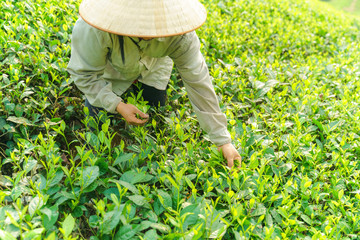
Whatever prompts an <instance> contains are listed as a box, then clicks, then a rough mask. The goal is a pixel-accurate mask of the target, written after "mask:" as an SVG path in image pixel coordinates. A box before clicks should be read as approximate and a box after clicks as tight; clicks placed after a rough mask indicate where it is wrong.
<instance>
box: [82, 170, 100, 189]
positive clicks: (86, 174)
mask: <svg viewBox="0 0 360 240" xmlns="http://www.w3.org/2000/svg"><path fill="white" fill-rule="evenodd" d="M82 174H83V178H82V179H83V188H84V189H85V188H87V187H88V186H89V185H90V184H91V183H93V182H94V181H95V179H96V178H98V177H99V167H98V166H90V167H86V168H85V169H84V171H83V173H82Z"/></svg>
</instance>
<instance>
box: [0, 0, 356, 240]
mask: <svg viewBox="0 0 360 240" xmlns="http://www.w3.org/2000/svg"><path fill="white" fill-rule="evenodd" d="M78 3H79V1H73V0H57V1H54V0H48V1H38V0H33V1H30V0H24V1H15V0H5V1H1V2H0V6H1V10H2V11H1V12H2V14H1V16H0V49H1V51H0V63H1V68H0V71H1V73H0V79H1V81H0V88H1V91H0V155H1V158H2V161H1V175H0V187H1V192H0V238H1V239H6V240H8V239H9V240H11V239H48V240H52V239H93V240H95V239H207V238H211V239H237V240H238V239H357V238H359V234H358V233H359V232H360V214H359V210H360V209H359V203H360V201H359V199H360V183H359V161H358V160H359V154H360V142H359V130H360V129H359V128H360V126H359V124H358V123H359V117H360V112H359V111H358V109H359V94H358V92H359V90H360V83H359V75H360V70H359V67H360V65H359V61H358V60H359V57H358V56H359V55H360V51H359V43H360V42H359V40H360V38H359V28H360V27H359V22H358V20H357V19H354V18H349V17H347V16H345V15H341V14H340V13H338V12H334V11H331V10H324V5H323V4H321V3H317V2H305V1H303V0H286V1H285V0H283V1H280V0H259V1H255V0H227V1H225V0H222V1H220V0H207V1H203V3H204V4H205V5H206V7H207V9H208V20H207V22H206V24H205V25H204V26H203V27H202V28H201V29H199V30H198V31H197V33H198V35H199V37H200V39H201V42H202V51H203V53H204V56H205V58H206V60H207V63H208V66H209V69H210V73H211V75H212V76H213V83H214V87H215V90H216V93H217V94H218V96H219V100H220V102H221V108H222V110H223V112H224V113H226V115H227V117H228V121H229V131H230V133H231V135H232V138H233V142H234V144H235V145H236V147H237V148H238V150H239V152H240V153H241V156H242V157H243V163H242V166H241V168H239V169H232V170H230V169H228V168H227V167H225V166H224V165H225V164H224V159H222V156H221V154H220V153H219V152H218V151H217V150H216V147H215V146H214V145H212V144H211V143H210V142H208V141H207V140H206V134H204V133H202V132H201V129H199V126H198V124H197V122H196V118H195V117H194V114H193V112H192V111H191V106H190V104H189V101H188V99H187V97H186V91H185V89H184V87H183V86H182V84H181V80H180V78H179V77H178V74H177V72H176V70H174V72H173V74H172V77H171V84H170V86H169V89H168V95H169V104H168V105H167V106H166V107H164V108H162V109H159V110H151V109H150V110H149V113H150V115H151V119H150V121H149V123H148V124H146V125H145V126H143V127H129V126H126V125H125V124H124V121H123V120H121V119H120V118H115V119H109V118H107V117H106V114H105V113H104V115H103V116H102V117H101V119H102V124H100V127H97V126H98V124H97V123H96V122H94V120H93V119H85V120H83V119H84V117H83V111H82V108H83V105H82V104H83V103H82V96H81V93H80V92H79V91H78V90H77V89H76V87H74V85H73V83H72V82H71V80H70V78H69V75H68V73H67V72H66V70H65V68H66V65H67V62H68V60H69V55H70V37H71V29H72V26H73V25H74V22H75V20H76V19H77V17H78V14H77V9H78ZM129 101H133V102H134V103H135V102H136V103H137V104H139V106H140V107H141V106H142V107H143V109H146V110H147V109H148V108H147V106H145V105H146V103H145V102H144V101H142V100H141V97H140V96H132V97H131V98H129ZM85 111H86V110H85ZM90 127H93V128H97V129H96V130H95V131H90V129H89V128H90Z"/></svg>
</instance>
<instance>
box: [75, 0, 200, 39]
mask: <svg viewBox="0 0 360 240" xmlns="http://www.w3.org/2000/svg"><path fill="white" fill-rule="evenodd" d="M139 6H141V8H139ZM80 16H81V17H82V18H83V19H84V21H85V22H87V23H88V24H90V25H91V26H93V27H95V28H98V29H100V30H102V31H106V32H110V33H113V34H117V35H123V36H130V37H147V38H153V37H169V36H175V35H181V34H185V33H187V32H191V31H194V30H196V29H198V28H199V27H201V26H202V25H203V24H204V23H205V21H206V10H205V8H204V6H203V5H202V4H201V3H199V2H198V1H197V0H166V1H165V0H157V1H149V0H136V1H134V0H130V1H129V0H104V1H100V0H84V1H83V2H82V3H81V5H80Z"/></svg>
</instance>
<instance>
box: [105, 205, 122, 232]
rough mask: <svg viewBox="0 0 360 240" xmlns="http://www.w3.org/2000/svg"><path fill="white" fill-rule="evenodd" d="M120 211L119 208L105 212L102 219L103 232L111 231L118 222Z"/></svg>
mask: <svg viewBox="0 0 360 240" xmlns="http://www.w3.org/2000/svg"><path fill="white" fill-rule="evenodd" d="M120 216H121V212H120V211H119V210H113V211H110V212H107V213H106V214H105V217H104V220H103V229H102V231H103V233H104V234H110V233H111V231H112V230H113V229H114V228H115V227H116V226H117V225H118V224H119V222H120Z"/></svg>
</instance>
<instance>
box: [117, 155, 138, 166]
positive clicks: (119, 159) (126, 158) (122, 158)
mask: <svg viewBox="0 0 360 240" xmlns="http://www.w3.org/2000/svg"><path fill="white" fill-rule="evenodd" d="M133 157H134V154H133V153H125V154H123V155H120V156H118V157H117V158H116V159H115V162H114V164H113V166H116V165H118V164H120V163H123V162H127V161H129V160H130V159H132V158H133Z"/></svg>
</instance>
